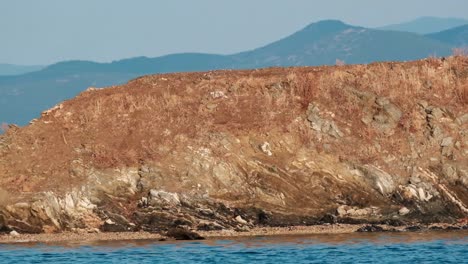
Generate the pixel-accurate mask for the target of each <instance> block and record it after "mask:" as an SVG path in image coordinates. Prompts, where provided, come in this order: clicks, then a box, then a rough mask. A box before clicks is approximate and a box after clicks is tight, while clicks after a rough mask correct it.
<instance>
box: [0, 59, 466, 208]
mask: <svg viewBox="0 0 468 264" xmlns="http://www.w3.org/2000/svg"><path fill="white" fill-rule="evenodd" d="M376 98H377V99H379V98H381V99H382V98H385V100H387V99H388V100H389V101H390V102H391V103H392V105H394V106H395V107H396V108H398V109H399V110H401V113H402V116H401V118H399V120H397V121H396V123H395V126H393V124H391V123H390V124H385V125H388V126H389V127H388V128H387V127H379V126H377V125H369V124H365V121H363V120H365V118H366V115H370V117H371V120H370V121H369V122H374V121H373V120H372V117H373V118H374V119H376V118H378V113H379V111H382V110H381V109H380V108H379V107H378V106H377V105H376V103H375V100H377V99H376ZM382 100H383V99H382ZM310 105H313V106H317V107H318V108H319V109H320V111H321V112H320V115H321V116H322V118H324V119H327V120H331V121H333V122H334V123H335V124H336V126H337V127H339V128H340V130H341V132H342V133H343V136H341V137H340V138H337V137H332V136H328V135H327V134H324V133H322V132H320V131H319V132H317V131H314V130H313V129H311V127H310V124H309V122H308V121H307V111H309V110H308V108H310ZM431 106H433V107H440V108H443V117H442V118H446V119H447V120H451V121H450V122H448V121H447V122H445V121H444V120H442V121H441V122H440V124H439V123H437V124H438V126H439V127H440V128H441V129H442V130H443V131H445V134H444V135H443V136H445V137H449V136H450V137H452V138H453V142H454V143H455V142H458V143H457V144H458V145H457V147H454V148H452V149H450V151H451V152H450V153H449V154H447V155H446V156H443V155H441V153H440V152H441V148H440V139H438V138H432V137H431V135H430V134H431V133H432V132H431V131H429V130H430V129H429V128H428V126H432V124H429V123H428V122H429V121H428V120H427V117H426V113H425V109H424V108H425V107H426V111H428V110H427V109H429V107H431ZM467 109H468V58H466V57H451V58H447V59H436V58H431V59H426V60H421V61H415V62H408V63H392V62H389V63H373V64H370V65H343V66H339V67H303V68H270V69H261V70H249V71H215V72H207V73H177V74H162V75H152V76H145V77H141V78H138V79H135V80H132V81H130V82H129V83H128V84H125V85H122V86H118V87H108V88H105V89H89V90H88V91H86V92H83V93H82V94H80V95H79V96H77V97H76V98H74V99H72V100H69V101H65V102H63V103H62V104H60V105H59V106H57V107H56V108H54V109H51V110H49V111H46V112H44V113H43V115H42V117H41V118H40V119H38V120H36V121H34V122H32V124H31V125H29V126H27V127H24V128H11V129H9V130H8V132H7V133H6V135H4V136H2V137H1V138H0V184H1V186H2V189H3V191H4V192H7V193H9V194H13V195H12V197H21V196H19V195H18V194H23V195H28V194H34V193H37V192H41V191H48V190H53V191H54V192H56V193H65V192H67V191H69V190H70V189H71V188H72V187H76V186H80V184H84V183H85V182H87V180H88V179H87V176H86V175H87V174H86V173H83V172H82V171H78V172H77V169H76V168H77V166H76V164H77V163H79V164H80V166H81V165H83V164H84V165H83V166H84V167H85V168H86V169H89V170H91V169H93V170H100V171H105V170H107V169H115V168H128V167H136V168H138V167H140V166H142V165H144V164H157V165H158V166H159V167H160V168H161V170H163V171H164V173H166V174H165V175H168V176H167V177H185V176H180V175H182V173H180V174H176V173H175V171H177V170H179V171H182V169H181V168H183V167H184V166H185V167H187V166H186V164H185V163H184V162H186V160H185V161H184V157H186V156H184V155H185V154H187V153H188V151H189V150H190V151H192V149H194V150H196V149H201V148H209V149H210V150H211V153H212V156H213V157H215V158H216V159H217V160H218V161H220V162H221V161H223V162H226V163H228V164H235V165H236V166H238V168H239V171H243V170H244V169H245V170H244V171H243V173H244V174H245V175H247V176H245V177H247V178H246V181H250V180H253V178H249V177H251V175H257V174H255V173H254V174H252V171H248V170H247V169H248V168H250V167H249V166H248V165H245V164H248V163H249V160H260V161H261V162H264V163H268V164H272V165H271V168H269V169H270V170H271V171H279V172H282V171H288V170H289V169H291V168H292V167H294V166H295V165H291V164H293V161H294V160H296V159H297V160H299V161H300V160H301V159H300V157H301V155H302V156H304V157H306V158H307V159H309V160H311V161H313V162H315V161H316V160H320V159H323V161H321V162H322V163H323V164H325V163H326V162H329V161H328V160H330V164H338V163H340V164H346V166H351V167H352V166H354V165H356V164H357V165H365V164H372V165H375V166H377V167H380V168H382V169H383V170H385V171H387V172H389V173H390V174H391V175H394V177H395V180H396V182H397V183H398V184H405V183H406V182H407V181H408V178H409V177H410V176H411V170H410V169H409V168H411V167H414V168H416V167H423V168H431V169H432V170H433V172H435V173H437V172H438V170H439V169H440V168H439V167H440V166H441V164H443V163H445V162H452V161H457V160H458V161H466V160H467V153H466V145H465V144H466V124H461V125H458V127H456V126H455V125H453V124H454V122H455V120H456V119H457V117H459V116H461V115H463V114H464V113H466V112H467ZM226 138H229V139H231V138H236V139H237V140H238V141H239V142H240V146H239V147H233V148H231V149H229V150H227V149H228V148H227V147H226V148H223V147H222V145H220V144H221V143H222V142H223V140H224V139H226ZM263 142H269V143H270V144H271V148H272V152H273V155H271V156H267V155H265V154H264V153H262V151H261V150H259V146H260V145H261V144H262V143H263ZM216 144H218V145H219V146H220V147H219V148H216V147H214V146H215V145H216ZM223 144H224V143H223ZM224 146H225V145H224ZM415 149H416V150H415ZM415 151H416V152H415ZM415 153H416V154H415ZM182 154H183V155H182ZM415 155H416V156H415ZM292 156H294V159H293V158H291V157H292ZM311 157H312V158H311ZM313 157H316V158H313ZM328 157H330V158H328ZM433 157H435V158H437V162H436V164H431V158H433ZM304 159H305V158H304ZM332 160H333V162H332ZM242 164H244V165H245V166H244V165H242ZM327 164H328V163H327ZM308 166H309V165H308ZM313 166H315V165H313ZM80 168H81V167H80ZM187 168H190V167H187ZM291 170H292V169H291ZM189 171H190V169H189ZM292 171H294V170H292ZM295 173H302V172H289V171H288V175H289V174H292V175H296V174H295ZM285 174H286V172H285ZM303 174H304V175H310V174H307V173H305V172H304V173H303ZM169 175H170V176H169ZM249 175H250V176H249ZM258 175H259V176H258V178H255V181H257V180H258V181H259V183H255V184H259V186H261V188H265V189H269V190H273V189H275V188H277V189H278V188H279V189H281V188H284V189H287V188H291V190H292V189H294V190H296V189H297V190H298V191H297V190H296V191H295V193H294V192H293V191H291V193H290V195H289V196H288V194H286V200H288V199H291V200H290V201H289V202H288V201H287V202H286V205H285V206H287V205H288V204H293V203H298V204H300V203H301V200H302V197H303V196H301V195H303V194H302V193H301V188H302V187H303V186H305V184H306V182H302V181H303V178H300V177H299V176H297V178H294V180H291V179H290V180H288V182H287V183H286V182H284V181H285V180H284V179H281V178H274V177H271V178H268V179H266V178H262V174H261V173H259V174H258ZM298 175H299V174H298ZM301 175H302V174H301ZM313 175H322V176H320V177H319V176H313ZM323 175H325V174H324V172H323V171H321V172H320V174H312V176H311V177H316V178H317V179H318V178H320V182H321V183H319V185H320V184H321V185H323V184H325V185H326V184H327V181H328V180H327V177H326V176H323ZM332 176H333V177H338V178H339V177H341V176H339V175H338V176H337V175H332ZM187 177H189V178H190V176H187ZM242 177H244V176H242ZM252 177H253V176H252ZM255 177H257V176H255ZM295 177H296V176H295ZM301 177H302V176H301ZM333 177H332V178H333ZM171 179H172V178H171ZM193 180H194V182H195V180H201V181H202V180H203V179H200V178H197V179H193ZM291 181H295V182H291ZM310 181H311V182H310V184H311V185H310V186H309V187H310V190H314V188H316V187H314V186H317V185H316V184H317V183H313V182H312V180H310ZM181 182H183V181H182V180H181ZM191 184H192V183H191ZM249 184H250V183H249ZM287 184H293V185H294V186H291V187H287V186H286V185H287ZM328 184H329V186H330V189H333V186H335V187H336V186H338V187H339V188H343V189H347V188H350V189H349V190H348V191H346V192H347V193H352V191H351V190H352V188H356V186H359V184H361V183H352V184H350V185H349V186H347V187H346V186H344V185H343V186H342V185H340V184H342V183H340V182H339V180H336V179H333V180H330V182H329V183H328ZM165 186H166V188H167V189H169V190H171V191H183V190H184V189H183V188H185V187H182V184H180V183H178V182H173V183H172V185H171V184H170V183H167V182H166V185H165ZM220 186H221V185H220ZM265 186H266V187H265ZM340 186H341V187H340ZM309 187H307V188H309ZM338 187H337V188H338ZM259 188H260V187H259ZM295 188H296V189H295ZM304 188H305V187H304ZM215 189H217V190H218V189H219V190H221V189H222V188H221V187H219V188H215ZM462 189H463V188H462ZM462 189H458V190H457V191H456V193H457V194H458V196H459V197H458V198H460V199H461V200H462V201H464V202H465V203H466V202H468V194H467V192H466V189H465V190H462ZM323 192H324V193H323V194H321V193H320V192H319V191H317V193H311V194H310V195H311V196H310V197H321V195H322V196H323V195H327V194H326V193H327V191H326V190H324V191H323ZM337 193H340V191H337ZM343 193H344V192H343ZM0 194H1V193H0ZM237 195H238V196H236V195H235V194H231V196H230V195H229V194H226V193H221V191H220V193H218V194H217V197H223V198H226V199H228V200H237V199H240V196H239V195H240V194H237ZM337 195H338V194H337ZM353 195H355V196H356V197H353V196H352V195H351V196H350V197H348V198H346V199H348V200H349V199H351V200H354V203H355V204H358V205H359V204H363V205H365V204H368V203H370V202H371V201H373V202H375V203H377V204H378V203H383V202H384V200H382V199H383V198H372V197H373V195H374V194H372V193H365V192H364V191H362V193H361V190H360V189H359V188H357V189H356V190H355V194H353ZM308 197H309V196H308ZM310 197H309V198H310ZM309 198H308V199H309ZM310 199H312V198H310ZM314 199H318V198H314ZM330 199H331V198H330ZM333 199H334V198H333ZM359 199H361V202H359V201H357V200H359ZM373 199H374V200H373ZM308 203H309V202H308ZM316 203H317V206H318V205H319V204H320V203H322V202H321V201H317V202H316ZM327 203H331V200H330V201H328V200H327V201H326V202H323V204H324V205H323V206H325V204H327ZM305 204H306V202H305V201H304V206H306V205H305ZM307 206H309V205H307ZM330 207H332V205H330ZM129 210H130V209H129ZM132 210H133V209H132Z"/></svg>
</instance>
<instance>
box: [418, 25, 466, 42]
mask: <svg viewBox="0 0 468 264" xmlns="http://www.w3.org/2000/svg"><path fill="white" fill-rule="evenodd" d="M426 36H427V37H429V38H432V39H436V40H439V41H441V42H445V43H449V44H451V45H453V46H457V47H463V46H468V24H467V25H463V26H460V27H456V28H451V29H448V30H445V31H441V32H437V33H433V34H429V35H426Z"/></svg>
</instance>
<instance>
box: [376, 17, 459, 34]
mask: <svg viewBox="0 0 468 264" xmlns="http://www.w3.org/2000/svg"><path fill="white" fill-rule="evenodd" d="M466 24H468V20H466V19H461V18H441V17H420V18H417V19H414V20H411V21H408V22H404V23H400V24H393V25H388V26H383V27H379V28H378V29H381V30H395V31H406V32H412V33H417V34H430V33H435V32H439V31H443V30H447V29H451V28H454V27H458V26H462V25H466Z"/></svg>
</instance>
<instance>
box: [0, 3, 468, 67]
mask: <svg viewBox="0 0 468 264" xmlns="http://www.w3.org/2000/svg"><path fill="white" fill-rule="evenodd" d="M467 10H468V1H467V0H392V1H383V0H382V1H379V0H320V1H318V0H287V1H286V0H230V1H225V0H134V1H130V0H73V1H72V0H41V1H38V0H14V1H10V0H0V34H1V35H0V36H1V37H0V63H11V64H22V65H47V64H52V63H55V62H58V61H64V60H72V59H80V60H93V61H99V62H110V61H114V60H118V59H123V58H130V57H137V56H147V57H157V56H161V55H166V54H171V53H179V52H205V53H216V54H232V53H236V52H240V51H245V50H250V49H254V48H257V47H260V46H263V45H266V44H268V43H270V42H273V41H276V40H278V39H280V38H283V37H285V36H287V35H290V34H292V33H293V32H295V31H298V30H300V29H301V28H303V27H305V26H307V25H308V24H310V23H312V22H316V21H319V20H324V19H339V20H342V21H344V22H346V23H348V24H352V25H358V26H365V27H378V26H383V25H387V24H395V23H400V22H404V21H409V20H412V19H415V18H417V17H421V16H438V17H457V18H465V19H468V12H467Z"/></svg>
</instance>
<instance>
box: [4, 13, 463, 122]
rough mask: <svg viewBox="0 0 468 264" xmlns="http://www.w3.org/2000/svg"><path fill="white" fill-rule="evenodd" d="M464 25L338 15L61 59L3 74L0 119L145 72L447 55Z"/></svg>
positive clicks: (20, 118) (18, 117)
mask: <svg viewBox="0 0 468 264" xmlns="http://www.w3.org/2000/svg"><path fill="white" fill-rule="evenodd" d="M464 32H466V27H460V28H455V29H451V30H448V31H444V32H439V33H436V34H429V35H419V34H415V33H410V32H397V31H384V30H377V29H368V28H363V27H357V26H351V25H347V24H344V23H342V22H340V21H336V20H327V21H320V22H317V23H312V24H310V25H308V26H307V27H305V28H304V29H302V30H300V31H298V32H296V33H294V34H292V35H290V36H288V37H285V38H283V39H281V40H279V41H276V42H274V43H271V44H269V45H266V46H264V47H261V48H258V49H254V50H251V51H246V52H242V53H238V54H232V55H213V54H197V53H183V54H173V55H167V56H162V57H157V58H147V57H138V58H131V59H125V60H119V61H115V62H112V63H96V62H90V61H68V62H60V63H57V64H54V65H51V66H49V67H46V68H44V69H43V70H40V71H36V72H31V73H27V74H24V75H19V76H3V77H1V76H0V123H1V122H6V123H16V124H19V125H24V124H27V123H28V122H29V121H30V120H31V119H33V118H35V117H37V116H38V115H39V113H40V112H41V111H43V110H45V109H47V108H50V107H52V106H53V105H55V104H57V103H58V102H60V101H62V100H65V99H67V98H71V97H73V96H74V95H76V94H77V93H79V92H80V91H83V90H85V89H86V88H88V87H90V86H95V87H103V86H109V85H117V84H122V83H125V82H127V81H128V80H130V79H132V78H135V77H138V76H141V75H146V74H153V73H167V72H185V71H207V70H215V69H252V68H260V67H271V66H315V65H332V64H335V62H336V60H337V59H339V60H343V61H345V62H346V63H348V64H356V63H370V62H375V61H404V60H416V59H421V58H425V57H427V56H429V55H437V56H447V55H449V54H451V49H452V48H453V47H457V46H458V45H459V44H460V43H466V41H465V40H466V36H467V34H466V33H464Z"/></svg>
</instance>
